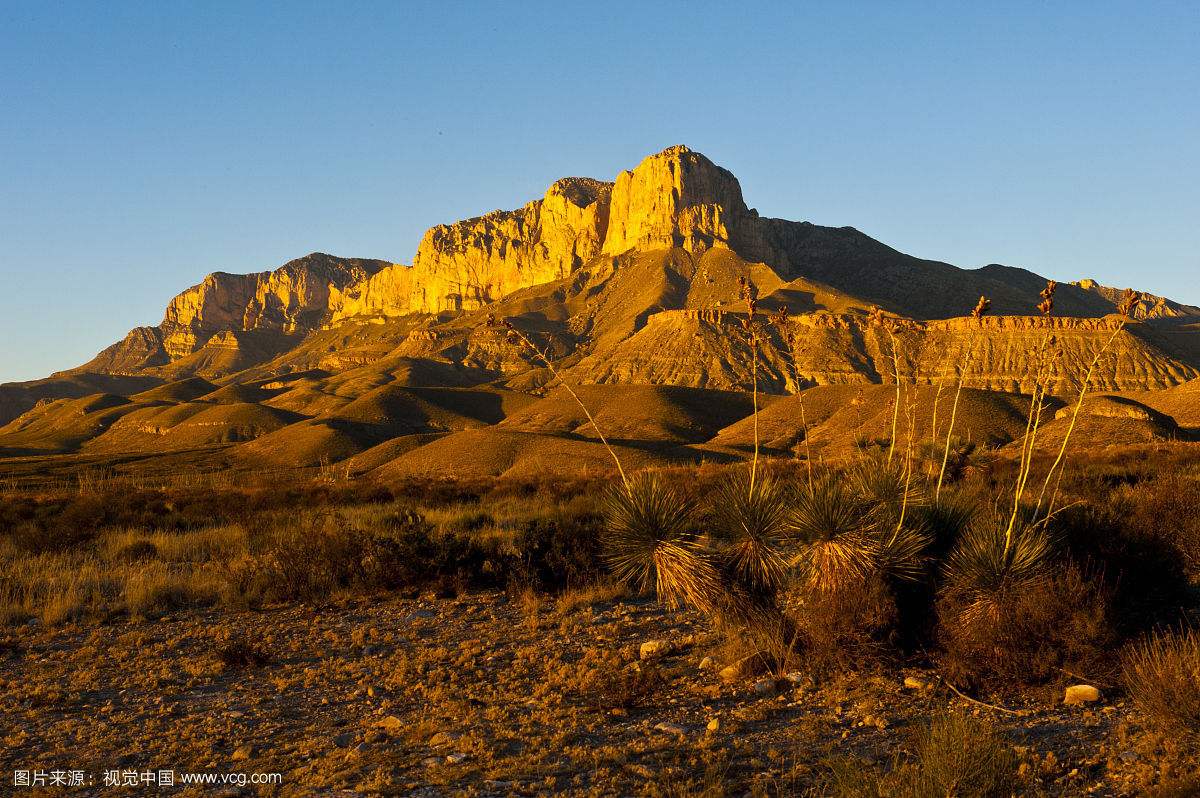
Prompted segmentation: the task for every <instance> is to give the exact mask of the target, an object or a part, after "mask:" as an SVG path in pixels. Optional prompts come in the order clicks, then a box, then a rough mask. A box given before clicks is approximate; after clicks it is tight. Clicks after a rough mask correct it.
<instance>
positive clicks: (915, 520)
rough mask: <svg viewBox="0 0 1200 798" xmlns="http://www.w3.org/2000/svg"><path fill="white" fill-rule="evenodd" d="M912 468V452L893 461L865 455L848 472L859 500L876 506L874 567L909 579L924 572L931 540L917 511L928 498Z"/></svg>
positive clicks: (873, 529)
mask: <svg viewBox="0 0 1200 798" xmlns="http://www.w3.org/2000/svg"><path fill="white" fill-rule="evenodd" d="M910 444H911V435H910ZM910 450H911V445H910ZM912 467H913V460H912V457H911V451H910V452H909V456H907V457H906V458H905V459H904V460H903V461H899V460H894V461H892V462H890V463H889V462H888V461H887V460H885V459H884V458H883V457H881V456H875V457H866V458H864V459H862V460H860V461H859V462H858V463H857V464H856V465H855V466H854V467H853V468H852V469H851V471H850V473H849V475H848V479H849V484H850V486H851V487H852V489H853V490H854V491H855V492H856V493H857V494H858V496H859V497H860V499H861V500H862V501H864V502H866V503H867V504H869V505H873V506H874V508H875V512H874V517H875V521H876V523H874V524H872V526H871V530H870V531H871V534H873V536H874V538H875V543H874V548H875V567H876V568H877V569H878V570H880V571H881V572H882V573H884V574H886V575H887V576H890V577H892V578H896V579H901V580H909V581H911V580H916V579H919V578H920V577H921V575H922V574H923V573H924V570H925V559H926V558H925V556H924V552H925V549H926V548H928V546H929V544H930V542H931V540H932V539H931V537H930V535H929V533H928V531H927V530H926V529H925V523H924V519H923V517H922V516H921V515H920V514H919V513H918V512H917V511H918V510H919V509H920V508H921V507H923V506H924V505H925V504H926V502H927V497H926V494H925V491H924V489H923V488H922V487H921V485H920V483H919V482H914V481H913V479H912Z"/></svg>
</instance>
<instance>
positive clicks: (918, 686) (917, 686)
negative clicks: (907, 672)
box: [904, 676, 933, 692]
mask: <svg viewBox="0 0 1200 798" xmlns="http://www.w3.org/2000/svg"><path fill="white" fill-rule="evenodd" d="M904 686H905V687H906V688H908V689H909V690H920V691H922V692H924V691H925V690H929V689H932V688H933V685H932V684H931V683H930V682H927V681H925V680H924V679H919V678H917V677H916V676H905V677H904Z"/></svg>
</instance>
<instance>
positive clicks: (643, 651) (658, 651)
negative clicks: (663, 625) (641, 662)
mask: <svg viewBox="0 0 1200 798" xmlns="http://www.w3.org/2000/svg"><path fill="white" fill-rule="evenodd" d="M669 653H671V644H670V643H669V642H668V641H666V640H647V641H646V642H645V643H642V645H641V646H640V647H638V658H639V659H658V658H659V657H664V656H666V655H667V654H669Z"/></svg>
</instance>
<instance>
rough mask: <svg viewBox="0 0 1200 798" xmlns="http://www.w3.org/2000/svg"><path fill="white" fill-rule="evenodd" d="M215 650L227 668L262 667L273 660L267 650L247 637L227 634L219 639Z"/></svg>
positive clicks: (218, 658)
mask: <svg viewBox="0 0 1200 798" xmlns="http://www.w3.org/2000/svg"><path fill="white" fill-rule="evenodd" d="M215 652H216V655H217V660H219V661H220V663H221V664H222V665H223V666H225V667H227V668H261V667H262V666H263V665H268V664H270V663H271V662H272V659H271V656H270V655H269V654H267V653H266V651H264V650H263V649H262V648H261V647H260V646H258V645H257V644H256V643H254V642H253V641H251V640H250V639H249V638H246V637H234V636H231V635H226V636H224V637H222V638H221V639H219V640H218V641H217V646H216V649H215Z"/></svg>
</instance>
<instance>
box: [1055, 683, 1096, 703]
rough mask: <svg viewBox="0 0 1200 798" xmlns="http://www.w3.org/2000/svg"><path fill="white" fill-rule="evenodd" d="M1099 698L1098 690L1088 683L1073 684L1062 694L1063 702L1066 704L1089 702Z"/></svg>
mask: <svg viewBox="0 0 1200 798" xmlns="http://www.w3.org/2000/svg"><path fill="white" fill-rule="evenodd" d="M1099 700H1100V691H1099V690H1098V689H1097V688H1095V687H1093V686H1092V685H1090V684H1073V685H1071V686H1070V687H1068V688H1067V690H1066V693H1065V694H1064V695H1063V703H1064V704H1067V705H1068V706H1078V705H1080V704H1090V703H1091V702H1093V701H1099Z"/></svg>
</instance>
